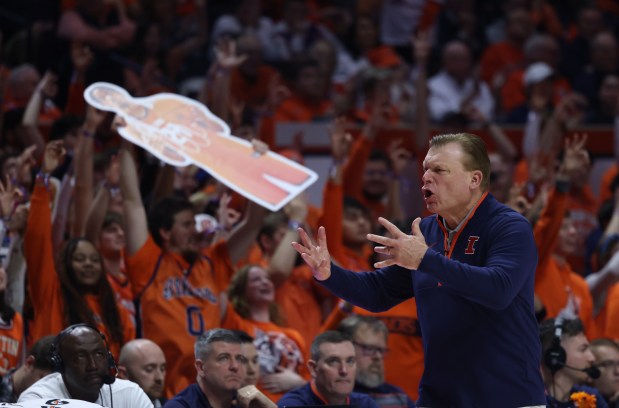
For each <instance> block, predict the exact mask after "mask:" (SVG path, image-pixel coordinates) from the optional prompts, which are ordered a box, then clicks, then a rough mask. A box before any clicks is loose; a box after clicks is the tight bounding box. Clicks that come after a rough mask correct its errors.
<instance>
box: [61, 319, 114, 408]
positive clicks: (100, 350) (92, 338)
mask: <svg viewBox="0 0 619 408" xmlns="http://www.w3.org/2000/svg"><path fill="white" fill-rule="evenodd" d="M59 352H60V356H61V357H62V361H63V364H64V371H63V373H62V379H63V381H64V383H65V385H66V387H67V390H68V391H69V394H71V398H75V399H81V400H84V401H88V402H95V401H96V400H97V398H98V397H99V390H100V389H101V386H102V385H103V378H104V376H105V375H107V374H108V350H107V348H106V347H105V343H104V341H103V338H102V337H101V335H100V334H99V333H97V332H95V331H93V330H92V329H91V328H88V327H78V328H76V329H74V330H73V331H72V332H71V333H69V334H67V335H66V336H65V338H64V339H62V342H61V344H60V350H59Z"/></svg>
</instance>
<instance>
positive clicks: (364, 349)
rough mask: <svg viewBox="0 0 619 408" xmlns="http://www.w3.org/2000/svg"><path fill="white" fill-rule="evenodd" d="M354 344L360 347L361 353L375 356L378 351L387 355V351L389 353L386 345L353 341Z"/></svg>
mask: <svg viewBox="0 0 619 408" xmlns="http://www.w3.org/2000/svg"><path fill="white" fill-rule="evenodd" d="M353 344H354V345H355V346H357V347H359V349H360V350H361V354H363V355H364V356H375V355H376V353H380V354H382V355H383V356H386V355H387V353H389V349H388V348H386V347H378V346H372V345H369V344H363V343H358V342H356V341H353Z"/></svg>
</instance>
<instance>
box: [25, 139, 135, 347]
mask: <svg viewBox="0 0 619 408" xmlns="http://www.w3.org/2000/svg"><path fill="white" fill-rule="evenodd" d="M63 156H64V149H63V147H62V141H53V142H50V143H48V145H47V146H46V148H45V154H44V158H43V165H42V168H41V173H40V174H39V175H38V176H37V181H36V184H35V187H34V192H33V194H32V198H31V201H30V214H29V217H28V225H27V227H26V234H25V237H24V253H25V256H26V263H27V264H28V269H27V273H28V289H29V291H30V300H31V302H32V305H33V308H34V320H33V322H32V325H31V326H30V334H31V339H30V340H31V341H36V340H38V339H39V338H41V337H43V336H45V335H49V334H56V333H58V332H60V331H61V330H63V329H64V328H65V327H66V326H68V325H71V324H76V323H88V324H90V325H93V326H95V327H97V328H98V329H99V330H100V331H101V332H102V333H103V334H104V335H105V336H106V338H107V339H108V342H109V344H110V350H111V351H112V353H113V354H114V355H118V352H119V351H120V346H121V345H122V344H123V343H124V342H126V341H129V340H131V339H133V338H134V337H135V331H134V328H133V324H132V322H131V320H130V316H129V313H128V312H127V311H126V310H125V309H124V308H119V307H118V306H117V305H116V299H115V297H114V293H113V291H112V288H111V287H110V284H109V282H108V280H107V278H106V275H105V273H104V272H103V263H102V261H101V254H100V253H99V251H98V250H97V248H96V247H95V246H94V245H93V244H92V243H91V242H90V241H88V240H86V239H83V238H73V239H71V240H70V241H68V242H67V243H66V245H65V247H64V249H63V251H62V253H61V254H60V257H59V258H58V259H59V262H58V265H56V264H55V262H54V259H55V256H54V252H53V248H52V238H51V235H52V222H51V218H52V217H51V208H50V194H49V191H48V187H47V185H46V179H47V178H48V177H49V173H50V172H51V171H53V170H54V169H55V168H56V167H57V166H58V164H59V163H60V162H61V160H62V158H63Z"/></svg>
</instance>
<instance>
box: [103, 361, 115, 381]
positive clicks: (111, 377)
mask: <svg viewBox="0 0 619 408" xmlns="http://www.w3.org/2000/svg"><path fill="white" fill-rule="evenodd" d="M109 365H110V366H111V367H109V368H110V371H111V370H114V375H112V374H110V373H109V372H108V373H107V374H105V375H104V376H103V384H107V385H110V384H114V381H116V376H117V375H118V367H116V361H114V359H112V360H111V361H110V362H109Z"/></svg>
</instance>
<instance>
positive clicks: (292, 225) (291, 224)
mask: <svg viewBox="0 0 619 408" xmlns="http://www.w3.org/2000/svg"><path fill="white" fill-rule="evenodd" d="M300 227H301V223H300V222H299V221H295V220H290V221H288V228H290V229H291V230H295V231H296V230H298V229H299V228H300Z"/></svg>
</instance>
